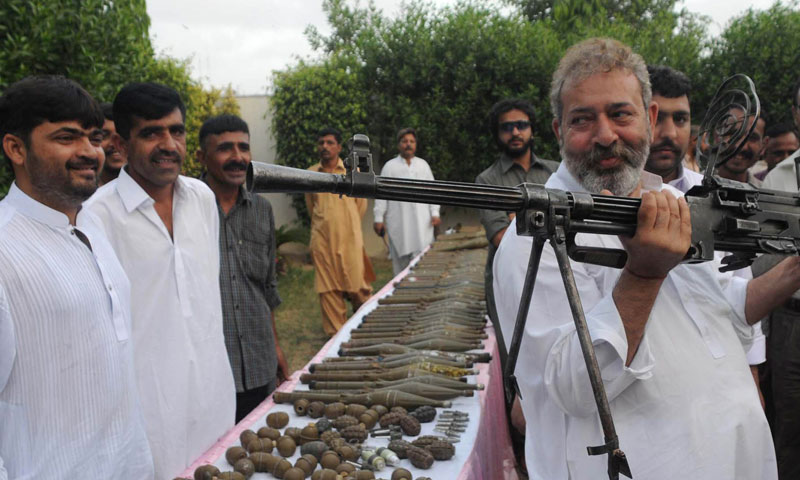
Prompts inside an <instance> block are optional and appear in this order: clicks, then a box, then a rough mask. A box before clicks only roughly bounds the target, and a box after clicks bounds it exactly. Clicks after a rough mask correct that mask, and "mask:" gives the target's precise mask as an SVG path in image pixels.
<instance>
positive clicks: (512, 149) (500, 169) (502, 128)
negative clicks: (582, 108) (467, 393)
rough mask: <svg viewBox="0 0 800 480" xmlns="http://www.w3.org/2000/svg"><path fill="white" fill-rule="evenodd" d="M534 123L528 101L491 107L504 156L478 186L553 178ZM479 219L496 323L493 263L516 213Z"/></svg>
mask: <svg viewBox="0 0 800 480" xmlns="http://www.w3.org/2000/svg"><path fill="white" fill-rule="evenodd" d="M534 119H535V112H534V110H533V105H531V103H530V102H528V101H526V100H522V99H518V98H506V99H503V100H500V101H499V102H497V103H495V104H494V105H493V106H492V109H491V110H490V111H489V128H490V129H491V132H492V137H494V141H495V143H497V146H498V147H499V148H500V150H501V152H502V153H501V154H500V157H499V158H498V159H497V160H495V162H494V163H493V164H492V166H490V167H489V168H487V169H486V170H484V171H483V172H481V173H480V175H478V177H477V178H476V179H475V183H483V184H487V185H503V186H517V185H519V184H520V183H526V182H527V183H539V184H543V183H545V182H546V181H547V179H548V178H550V174H552V173H553V172H555V171H556V170H557V169H558V162H554V161H551V160H544V159H541V158H538V157H537V156H536V155H535V154H534V153H533V128H532V125H531V124H532V122H533V121H534ZM480 216H481V224H483V228H485V229H486V237H487V239H488V240H489V256H488V258H487V260H486V272H485V280H486V301H487V306H488V309H489V315H490V316H491V318H492V320H494V319H496V318H497V316H496V314H495V308H494V298H493V296H492V259H493V258H494V253H495V251H496V250H497V246H498V245H500V240H502V238H503V234H504V233H505V232H506V228H508V224H509V223H511V219H513V218H514V213H513V212H499V211H496V210H480Z"/></svg>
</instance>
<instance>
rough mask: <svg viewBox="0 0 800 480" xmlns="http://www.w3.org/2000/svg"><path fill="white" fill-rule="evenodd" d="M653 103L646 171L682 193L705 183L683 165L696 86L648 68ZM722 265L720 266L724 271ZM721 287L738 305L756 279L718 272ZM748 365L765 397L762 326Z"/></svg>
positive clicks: (674, 73) (668, 71)
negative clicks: (761, 379)
mask: <svg viewBox="0 0 800 480" xmlns="http://www.w3.org/2000/svg"><path fill="white" fill-rule="evenodd" d="M647 71H648V72H649V74H650V86H651V89H652V92H653V102H655V103H656V104H658V117H657V118H656V125H655V128H654V129H653V144H652V145H651V146H650V155H649V156H648V157H647V163H645V166H644V169H645V170H646V171H648V172H650V173H653V174H656V175H659V176H660V177H661V178H662V181H663V182H664V183H666V184H669V185H671V186H673V187H675V188H677V189H678V190H680V191H681V193H686V192H688V191H689V189H690V188H692V187H694V186H696V185H700V184H702V183H703V175H702V174H700V173H697V172H694V171H692V170H690V169H688V168H685V167H684V165H683V159H684V158H685V157H686V153H687V150H688V148H689V142H690V139H691V120H692V118H691V109H690V107H689V92H690V91H691V89H692V83H691V81H690V80H689V77H687V76H686V75H685V74H684V73H683V72H679V71H678V70H675V69H673V68H671V67H667V66H663V65H648V66H647ZM726 255H727V254H726V253H724V252H717V254H716V257H717V261H718V262H721V261H722V259H723V258H724V257H725V256H726ZM720 266H721V263H720V264H719V265H717V267H720ZM718 276H719V280H720V283H721V284H722V285H723V286H724V290H725V292H726V294H727V295H728V300H729V301H730V302H731V303H732V304H735V303H736V302H742V301H744V292H745V289H746V288H747V282H748V281H749V280H750V279H752V278H753V275H752V273H751V271H750V269H749V268H743V269H740V270H735V271H731V272H718ZM746 352H747V362H748V363H749V364H750V371H751V373H752V375H753V380H754V382H755V384H756V387H757V388H758V391H759V396H761V387H760V382H759V373H758V365H760V364H762V363H764V362H765V361H766V339H765V337H764V334H763V333H762V332H761V323H760V322H759V323H756V324H755V325H753V341H752V343H751V346H750V347H749V348H748V349H747V350H746Z"/></svg>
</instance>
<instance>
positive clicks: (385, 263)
mask: <svg viewBox="0 0 800 480" xmlns="http://www.w3.org/2000/svg"><path fill="white" fill-rule="evenodd" d="M372 266H373V268H374V269H375V276H376V277H377V279H376V280H375V281H374V282H373V283H372V291H373V292H377V291H378V290H380V289H381V288H382V287H383V286H384V285H386V283H387V282H388V281H389V280H391V279H392V278H393V277H394V275H393V274H392V262H391V261H390V260H388V259H386V258H373V259H372ZM278 290H279V292H280V295H281V299H282V300H283V302H282V303H281V305H280V306H279V307H278V308H277V309H276V310H275V328H276V329H277V331H278V340H279V342H280V345H281V348H282V349H283V353H284V354H285V355H286V361H287V362H288V363H289V369H290V370H292V371H294V370H298V369H300V368H302V367H303V366H304V365H305V364H306V363H308V361H309V360H310V359H311V357H313V356H314V355H315V354H316V353H317V352H318V351H319V349H320V348H322V346H323V345H325V342H327V341H328V336H327V335H325V332H324V331H323V330H322V313H321V311H320V306H319V296H318V295H317V292H316V291H314V268H313V267H312V266H310V265H303V266H290V267H288V268H287V270H286V273H285V274H284V275H281V276H280V277H278ZM347 305H348V316H349V315H351V314H352V312H351V311H350V304H349V302H348V303H347Z"/></svg>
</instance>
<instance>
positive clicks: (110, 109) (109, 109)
mask: <svg viewBox="0 0 800 480" xmlns="http://www.w3.org/2000/svg"><path fill="white" fill-rule="evenodd" d="M100 108H101V109H102V110H103V116H104V117H105V118H106V120H111V121H112V122H113V121H114V104H112V103H111V102H103V103H101V104H100Z"/></svg>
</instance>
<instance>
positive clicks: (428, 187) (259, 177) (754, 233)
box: [247, 75, 800, 479]
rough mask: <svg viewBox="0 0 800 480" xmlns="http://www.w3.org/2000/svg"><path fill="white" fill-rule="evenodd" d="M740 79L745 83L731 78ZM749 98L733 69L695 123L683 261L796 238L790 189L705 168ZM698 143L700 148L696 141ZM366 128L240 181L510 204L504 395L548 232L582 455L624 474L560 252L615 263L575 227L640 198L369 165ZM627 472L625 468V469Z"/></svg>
mask: <svg viewBox="0 0 800 480" xmlns="http://www.w3.org/2000/svg"><path fill="white" fill-rule="evenodd" d="M735 82H739V83H744V85H745V89H736V88H733V87H732V86H731V85H732V84H733V83H735ZM758 113H759V103H758V97H757V96H756V94H755V88H754V87H753V84H752V82H751V81H750V79H749V78H747V77H745V76H743V75H737V76H735V77H731V78H730V79H728V80H727V81H726V82H725V83H723V85H722V86H721V87H720V89H719V90H718V91H717V94H716V96H715V97H714V100H713V101H712V105H711V107H710V109H709V113H708V114H707V115H706V118H705V120H704V121H703V124H702V126H701V130H700V139H699V140H698V155H699V158H700V159H701V162H702V164H705V165H706V173H705V178H704V181H703V185H702V186H698V187H695V188H693V189H692V190H690V191H689V192H688V193H687V194H686V200H687V202H688V204H689V208H690V212H691V219H692V242H691V247H690V249H689V251H688V252H687V254H686V257H685V261H686V262H691V263H694V262H703V261H710V260H713V259H714V251H716V250H719V251H725V252H730V253H731V255H730V256H728V257H726V259H725V260H724V261H723V263H724V264H725V267H724V269H729V270H732V269H737V268H743V267H746V266H748V265H749V264H750V263H751V262H752V260H753V259H754V258H755V256H756V255H757V254H759V253H781V254H792V255H794V254H797V252H798V246H800V197H799V196H798V195H793V194H788V193H785V192H777V191H767V190H758V189H756V188H754V187H752V186H750V185H747V184H742V183H739V182H732V181H729V180H724V179H721V178H718V177H715V176H713V171H714V168H715V166H716V165H717V164H719V163H722V162H724V161H726V160H728V159H729V158H731V157H733V156H734V155H735V154H736V152H738V150H739V149H741V147H742V145H743V144H744V142H745V141H746V139H747V137H748V136H749V135H750V133H751V132H752V130H753V128H754V125H755V119H756V118H757V117H758ZM701 145H704V146H707V149H705V150H702V151H701V148H700V146H701ZM369 147H370V144H369V138H367V136H365V135H355V136H354V137H353V138H352V140H351V141H350V155H349V157H348V158H347V160H346V162H345V166H346V169H347V173H346V174H345V175H338V174H329V173H321V172H310V171H307V170H299V169H294V168H289V167H282V166H277V165H268V164H263V163H258V162H253V163H252V164H251V167H250V168H249V170H248V173H247V187H248V189H250V190H252V191H255V192H284V193H315V192H327V193H334V194H340V195H348V196H353V197H362V198H375V199H385V200H396V201H406V202H416V203H432V204H439V205H452V206H459V207H469V208H481V209H488V210H500V211H504V212H517V215H516V222H517V231H518V233H519V234H520V235H528V236H532V237H533V240H534V241H533V247H532V251H531V255H530V261H529V264H528V271H527V276H526V278H525V284H524V287H523V294H522V298H521V300H520V306H519V310H518V313H517V319H516V324H515V327H514V333H513V337H512V341H511V347H510V349H509V352H508V360H507V363H506V366H505V372H504V385H505V394H506V400H507V401H508V402H509V404H510V401H511V400H513V398H514V396H515V395H516V394H517V393H518V388H517V384H516V379H515V377H514V370H515V366H516V361H517V357H518V354H519V348H520V344H521V341H522V334H523V331H524V329H525V321H526V319H527V316H528V309H529V307H530V301H531V294H532V292H533V288H534V285H535V282H536V274H537V271H538V266H539V260H540V258H541V252H542V249H543V247H544V243H545V242H546V241H548V240H549V241H550V244H551V246H552V247H553V249H554V251H555V254H556V258H557V261H558V264H559V269H560V271H561V274H562V278H563V282H564V287H565V289H566V292H567V298H568V299H569V303H570V308H571V310H572V314H573V320H574V322H575V326H576V331H577V334H578V339H579V341H580V344H581V348H582V350H583V353H584V360H585V362H586V366H587V370H588V373H589V380H590V382H591V384H592V388H593V391H594V396H595V402H596V404H597V407H598V412H599V416H600V421H601V425H602V427H603V433H604V437H605V438H604V440H605V443H604V444H603V445H601V446H597V447H588V452H589V454H590V455H600V454H607V455H608V475H609V478H611V479H616V478H619V474H620V473H622V474H624V475H626V476H628V477H631V472H630V468H629V467H628V463H627V460H626V458H625V454H624V453H623V452H622V450H620V448H619V440H618V438H617V435H616V431H615V428H614V423H613V419H612V417H611V409H610V407H609V404H608V399H607V397H606V393H605V389H604V387H603V383H602V379H601V376H600V370H599V367H598V365H597V360H596V358H595V355H594V349H593V347H592V341H591V337H590V336H589V332H588V328H587V326H586V319H585V316H584V312H583V308H582V306H581V302H580V296H579V294H578V290H577V287H576V285H575V280H574V277H573V274H572V269H571V267H570V263H569V259H570V258H571V259H572V260H574V261H578V262H586V263H592V264H596V265H603V266H607V267H614V268H622V267H623V266H624V265H625V262H626V259H627V256H626V253H625V251H624V250H618V249H602V248H596V247H584V246H580V245H578V244H577V243H576V242H575V237H576V235H577V234H579V233H594V234H604V235H633V234H634V232H635V230H636V221H637V213H638V209H639V206H640V203H641V201H640V200H639V199H638V198H629V197H617V196H607V195H599V194H590V193H582V192H565V191H561V190H555V189H548V188H545V187H544V186H543V185H537V184H530V183H524V184H521V185H518V186H516V187H503V186H494V185H483V184H473V183H461V182H448V181H428V180H413V179H403V178H390V177H381V176H378V175H375V172H374V170H373V166H372V155H371V153H370V150H369ZM631 478H632V477H631Z"/></svg>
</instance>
